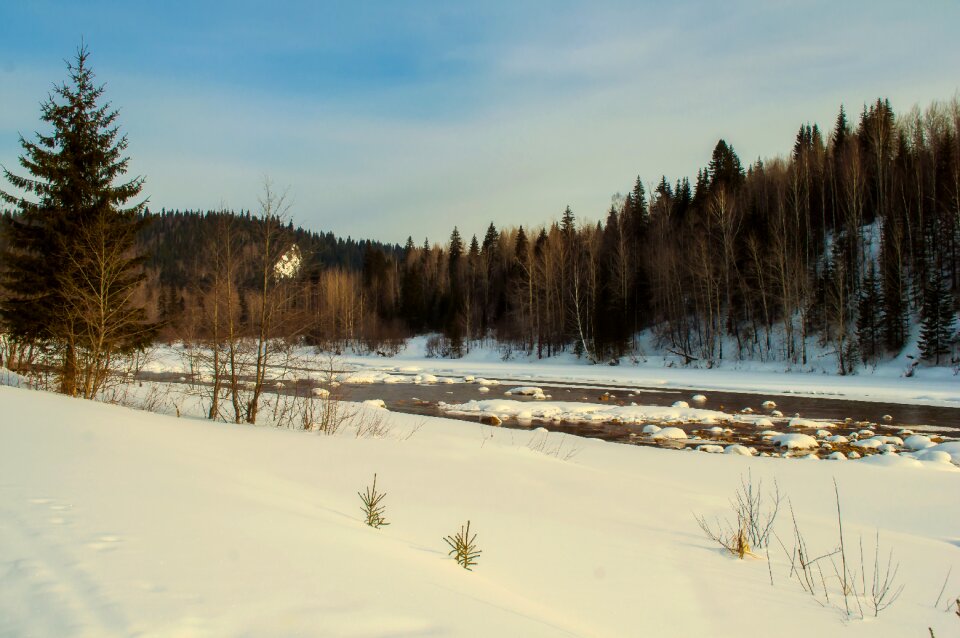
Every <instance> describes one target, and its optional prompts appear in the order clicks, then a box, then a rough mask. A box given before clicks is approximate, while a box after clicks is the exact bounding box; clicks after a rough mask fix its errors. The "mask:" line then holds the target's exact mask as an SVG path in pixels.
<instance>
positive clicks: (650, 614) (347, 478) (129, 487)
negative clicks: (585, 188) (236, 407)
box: [0, 388, 960, 638]
mask: <svg viewBox="0 0 960 638" xmlns="http://www.w3.org/2000/svg"><path fill="white" fill-rule="evenodd" d="M0 405H2V406H3V418H0V486H2V490H0V566H2V567H3V569H0V591H2V592H3V595H0V634H3V635H12V636H18V635H38V636H63V635H75V636H128V635H151V636H153V635H163V636H292V635H310V636H353V637H358V636H401V635H407V636H414V635H438V636H452V637H468V636H524V637H525V638H540V637H555V636H578V637H579V636H582V637H598V638H606V637H614V636H719V637H737V638H742V637H743V636H750V635H756V633H757V628H758V627H762V628H770V627H775V628H776V631H777V633H778V635H781V636H785V637H786V638H801V637H803V636H808V635H811V634H813V635H822V636H833V635H843V636H849V637H850V638H867V637H871V638H872V637H878V638H885V637H888V636H889V637H893V636H904V635H918V634H920V633H923V632H924V631H925V630H926V627H928V626H931V627H933V629H934V631H935V632H936V633H937V635H940V636H948V635H952V632H955V630H956V622H957V621H956V619H955V618H953V617H952V615H950V614H947V613H943V612H941V611H938V610H935V609H933V607H932V605H931V601H932V598H933V597H935V593H936V592H935V591H934V593H933V595H931V587H937V586H938V585H939V583H941V582H942V580H943V577H944V574H945V573H946V572H947V571H948V570H949V569H951V568H952V569H953V571H954V573H960V546H958V544H957V543H956V542H955V540H956V538H957V530H958V529H960V507H958V506H957V505H956V503H955V502H954V500H953V499H949V498H945V496H944V495H951V494H956V493H957V492H958V488H960V475H958V473H957V472H928V471H917V469H918V468H917V467H916V466H917V465H919V466H920V467H921V468H924V467H927V466H932V465H934V464H933V463H925V462H923V461H920V460H917V459H907V458H906V457H903V456H901V457H889V458H888V457H876V460H872V461H870V463H866V462H864V463H836V464H831V465H830V466H829V470H828V469H827V468H825V467H823V465H824V464H819V463H800V462H797V463H790V462H783V461H780V460H773V459H767V458H758V457H747V456H741V455H739V454H733V453H731V454H730V455H726V454H724V455H720V454H717V455H714V454H682V453H677V452H673V451H664V450H658V449H655V448H648V447H635V446H628V445H610V444H606V443H603V442H601V441H594V440H583V439H576V438H575V437H569V436H566V435H562V434H555V433H547V432H537V433H532V432H524V431H518V430H503V429H498V428H492V427H487V426H483V425H477V424H469V425H467V424H464V423H463V422H453V421H448V420H445V419H431V418H427V419H425V418H424V417H420V416H413V415H403V414H395V413H384V415H383V417H384V423H385V424H387V425H388V426H390V427H392V428H394V430H393V431H392V432H391V433H390V434H388V435H387V436H386V437H385V438H376V439H367V438H356V437H355V436H354V434H353V433H347V434H346V435H344V436H322V435H320V434H317V433H305V432H300V431H290V430H278V429H274V428H269V427H256V426H247V425H232V424H224V423H211V422H207V421H203V420H195V419H188V418H181V419H176V418H173V417H167V416H160V415H154V414H149V413H145V412H135V411H131V410H128V409H125V408H120V407H117V406H109V405H102V404H94V403H89V402H84V401H80V400H75V399H68V398H64V397H59V396H54V395H49V394H45V393H41V392H35V391H26V390H17V389H11V388H0ZM525 405H527V406H530V407H539V406H540V405H542V404H536V403H530V402H527V403H526V404H525ZM418 423H422V424H423V425H422V427H421V428H420V429H419V430H416V429H415V428H416V425H417V424H418ZM665 430H669V428H665ZM663 431H664V430H661V432H663ZM478 432H479V434H480V436H479V437H478ZM411 434H412V437H411V436H410V435H411ZM789 436H803V435H797V434H793V435H789ZM944 445H945V446H946V447H944V448H943V450H941V451H943V452H944V453H946V450H951V449H953V448H954V447H955V446H950V445H949V444H944ZM570 449H572V450H574V451H575V452H577V453H576V455H575V456H574V457H573V458H570V457H568V456H566V455H565V452H566V451H567V450H570ZM956 451H957V452H958V453H960V449H957V450H956ZM565 459H567V460H565ZM890 459H894V460H892V461H891V460H890ZM910 461H913V462H912V463H910ZM871 463H881V464H885V465H893V466H892V467H874V466H871ZM905 463H906V464H907V465H910V466H911V467H902V466H903V465H904V464H905ZM938 465H941V466H943V465H945V464H943V463H939V464H938ZM748 470H749V471H750V472H751V473H752V474H751V475H752V476H753V477H754V479H761V478H762V479H763V480H764V486H765V487H766V486H767V485H772V484H773V480H774V479H776V481H777V484H778V486H779V489H780V490H781V492H782V493H783V494H785V495H788V496H789V498H790V502H791V504H792V506H793V509H794V510H795V512H796V516H797V518H798V519H799V521H800V525H801V526H802V528H803V531H804V535H805V541H806V543H807V544H808V546H809V547H810V549H811V551H814V552H824V551H832V549H833V548H834V547H835V546H836V538H837V537H836V526H835V518H836V511H835V505H834V503H833V479H834V478H836V480H837V483H838V485H839V487H840V492H841V496H842V498H843V499H844V531H845V533H847V534H849V535H850V537H849V538H850V540H851V542H855V541H854V539H855V538H856V537H857V535H859V534H862V535H863V536H864V538H865V539H867V541H870V540H871V539H872V538H873V537H874V533H875V530H877V529H880V530H881V532H880V534H881V538H882V539H883V540H884V541H887V542H890V543H892V546H893V547H894V549H895V552H896V555H895V560H897V561H899V562H900V565H901V566H900V570H899V572H898V579H899V580H900V582H902V583H903V584H904V585H905V586H906V588H905V590H904V593H903V596H902V597H901V599H900V600H899V601H898V602H897V603H895V604H894V605H893V607H891V608H890V609H888V610H886V611H885V612H883V613H881V615H880V617H879V618H876V619H873V618H871V619H870V620H869V621H860V620H856V619H845V618H844V617H843V614H842V611H838V609H837V607H836V605H834V606H828V607H826V608H824V607H821V606H820V605H817V604H815V603H814V601H812V600H811V597H810V596H809V595H808V594H806V593H805V592H804V591H803V590H802V589H801V588H800V587H799V585H798V584H797V583H796V582H795V580H792V579H791V578H790V576H789V572H790V561H789V559H788V558H787V557H786V556H785V555H783V553H782V552H779V551H777V550H775V549H773V548H772V549H771V551H770V564H769V565H768V564H767V563H766V560H765V557H764V558H760V559H755V560H747V561H743V562H740V561H737V560H735V559H732V558H730V557H729V556H728V555H726V554H724V553H723V552H721V551H720V550H719V549H718V548H717V547H716V546H715V545H714V544H712V543H711V542H710V541H708V540H707V539H705V538H704V537H703V536H702V535H701V534H700V533H699V530H697V527H696V523H695V522H694V521H693V520H692V518H693V517H692V516H691V512H694V513H699V514H702V515H704V516H705V517H707V519H708V520H713V519H714V518H715V517H717V516H727V515H729V501H730V498H731V497H732V496H733V492H734V490H735V488H736V487H737V486H738V485H739V484H740V478H741V476H745V475H746V472H747V471H748ZM374 473H377V486H378V488H379V489H381V490H383V491H385V492H386V494H387V496H386V499H385V505H386V518H387V520H388V521H389V522H390V523H391V524H390V526H389V527H385V528H382V529H379V530H374V529H372V528H369V527H366V526H365V525H363V523H362V521H361V513H360V501H359V499H358V497H357V492H358V491H360V490H363V489H364V488H365V487H366V486H368V485H370V483H371V482H372V478H373V474H374ZM876 494H880V495H882V498H874V497H872V496H871V495H876ZM531 504H533V506H532V505H531ZM891 504H895V506H893V505H891ZM468 519H469V520H470V521H471V524H472V525H471V529H472V530H474V531H475V532H476V533H477V542H478V544H479V547H480V549H482V550H483V553H482V554H481V556H480V559H479V565H478V566H477V567H476V568H475V571H474V572H467V571H465V570H463V569H461V568H459V567H458V566H457V565H456V564H454V563H453V561H452V560H450V559H449V558H448V557H447V548H446V546H445V545H444V544H443V542H442V540H441V539H442V537H443V536H445V535H447V534H452V533H455V532H456V531H457V530H458V529H459V527H460V525H462V524H464V523H465V522H466V521H467V520H468ZM776 529H777V531H778V534H779V535H780V536H781V537H783V538H788V537H789V534H790V521H789V517H786V516H783V515H781V517H780V518H779V519H778V521H777V524H776ZM868 549H869V546H868ZM558 556H562V557H563V559H562V560H557V557H558ZM771 574H772V578H773V579H774V582H775V584H774V586H772V587H771V585H770V578H771ZM931 583H935V585H931ZM954 584H956V583H955V582H954ZM651 601H655V603H656V604H651ZM638 609H639V610H642V613H637V612H636V610H638ZM785 618H786V619H789V622H784V619H785Z"/></svg>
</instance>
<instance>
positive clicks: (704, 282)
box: [0, 97, 960, 373]
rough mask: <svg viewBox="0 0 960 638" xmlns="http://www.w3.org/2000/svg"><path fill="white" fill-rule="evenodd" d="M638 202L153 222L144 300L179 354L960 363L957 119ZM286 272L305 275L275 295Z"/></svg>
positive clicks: (146, 217) (892, 126)
mask: <svg viewBox="0 0 960 638" xmlns="http://www.w3.org/2000/svg"><path fill="white" fill-rule="evenodd" d="M785 142H786V141H785ZM625 190H627V193H626V195H619V194H618V195H615V196H614V197H613V198H612V204H611V205H610V208H609V210H608V211H606V213H605V215H603V216H602V217H603V218H602V221H598V222H596V223H594V222H587V223H585V222H584V221H583V220H584V219H589V218H591V217H593V218H596V215H595V214H594V211H591V212H590V213H588V214H585V215H584V214H581V213H580V212H579V211H572V210H570V208H569V207H568V208H566V210H564V211H563V213H562V216H561V217H560V219H559V220H556V221H552V222H550V223H547V224H545V225H541V226H538V227H522V226H521V227H505V228H497V227H496V225H495V224H494V223H492V222H491V223H490V225H489V227H488V228H487V229H486V232H485V233H483V234H482V236H481V237H478V236H476V235H473V236H470V237H469V238H468V237H467V236H466V235H465V234H462V233H461V230H460V229H458V228H452V229H450V235H449V238H445V241H443V242H431V241H430V240H428V239H423V240H415V239H414V238H412V237H411V238H408V240H407V242H406V245H405V246H402V247H401V246H398V245H387V244H382V243H378V242H371V241H363V240H354V239H351V238H347V239H346V240H344V239H341V238H338V237H336V236H335V235H334V234H333V233H330V232H328V233H317V232H313V231H308V230H305V229H302V228H294V226H293V223H292V222H291V221H290V218H289V214H288V212H289V211H288V210H287V208H286V207H285V206H284V202H283V198H282V197H280V198H277V197H276V196H275V194H274V195H272V196H271V198H268V204H269V206H270V208H269V209H268V210H267V211H264V210H256V211H253V212H251V211H241V212H237V213H234V212H229V211H207V212H198V211H186V212H181V211H172V212H171V211H161V212H160V213H151V212H150V211H149V209H144V210H142V211H141V212H139V213H138V215H140V216H141V217H142V222H143V223H142V224H141V226H142V228H141V229H140V230H139V234H138V243H139V247H140V251H141V252H142V253H143V254H144V255H145V259H144V261H143V265H142V268H143V275H144V281H145V286H144V287H143V288H142V290H141V291H139V293H138V295H139V301H140V302H141V303H142V305H143V307H144V308H145V309H146V313H147V317H148V319H149V320H150V321H151V322H153V325H154V327H155V328H156V330H157V334H158V335H159V336H160V338H163V339H167V340H178V339H208V338H210V337H211V331H213V332H216V331H217V330H218V328H217V327H216V326H217V325H219V324H220V323H222V322H224V321H228V322H229V324H230V326H231V328H230V330H231V333H232V334H233V333H234V332H235V333H236V334H243V333H244V332H248V333H250V334H254V333H256V332H258V331H263V329H264V323H266V324H267V325H268V326H269V331H268V332H269V335H266V336H269V337H282V338H287V339H291V340H300V341H303V342H306V343H309V344H316V345H320V346H323V347H326V348H330V349H332V350H335V351H340V352H343V351H345V350H347V349H353V350H358V351H375V352H380V353H383V354H388V353H391V352H396V351H397V350H398V349H399V348H400V347H401V346H402V343H403V340H404V339H405V338H407V337H410V336H412V335H416V334H423V333H433V334H435V336H434V337H433V338H431V339H430V340H429V342H428V346H429V348H430V351H431V353H433V354H435V355H437V356H451V357H457V356H462V354H464V353H465V352H466V351H468V350H469V349H470V348H471V347H472V346H473V345H474V344H476V343H477V342H478V341H481V340H485V341H487V342H495V343H496V344H498V345H499V347H500V348H501V351H502V352H503V354H504V356H512V355H525V356H536V357H549V356H552V355H554V354H557V353H559V352H564V351H572V352H575V353H577V354H578V355H580V356H582V357H584V358H586V359H587V360H590V361H593V362H598V363H599V362H609V361H614V360H617V359H618V358H619V357H622V356H626V355H641V356H642V355H644V354H653V353H651V352H647V351H645V349H644V348H643V347H642V346H641V343H640V341H639V340H638V335H640V334H641V333H643V331H645V330H650V331H651V334H652V335H654V339H653V341H652V342H651V341H650V340H647V344H648V345H647V349H649V347H650V345H649V344H650V343H653V344H654V346H653V347H655V348H656V349H657V351H658V352H659V353H672V354H673V355H676V356H678V357H680V358H682V360H683V361H685V362H687V363H689V362H694V361H696V362H700V363H702V364H705V365H715V364H718V363H720V362H722V361H725V360H741V359H751V360H761V361H785V362H790V363H795V364H799V365H805V364H807V363H808V358H809V354H810V353H809V350H810V349H811V347H813V346H814V345H815V346H817V348H818V351H820V352H822V351H823V350H824V349H826V350H828V351H829V352H831V353H832V355H831V356H832V357H833V358H834V359H835V363H836V369H837V371H838V372H840V373H848V372H852V371H853V370H854V369H855V368H856V367H857V366H858V365H860V364H871V363H876V362H879V361H882V360H883V359H885V358H889V357H891V356H894V355H896V354H898V353H899V352H901V350H902V349H903V348H904V347H905V346H907V345H908V344H911V343H916V344H918V345H919V351H920V354H921V355H922V358H923V359H925V360H927V361H929V362H931V363H934V364H938V365H943V364H948V363H954V364H955V363H956V361H957V357H956V347H955V346H956V343H955V342H956V308H957V293H958V275H960V259H958V254H957V252H958V241H960V99H958V98H956V97H955V98H954V99H953V100H951V101H947V102H938V103H934V104H932V105H930V106H929V107H927V108H926V109H923V110H921V109H920V108H918V107H915V108H914V109H913V110H911V111H908V112H905V113H900V114H897V113H895V112H894V110H893V107H892V106H891V104H890V103H889V102H888V101H886V100H883V99H878V100H876V101H875V102H873V103H870V104H868V105H866V106H864V107H863V109H862V110H861V111H860V113H859V114H857V115H855V116H849V115H848V114H847V113H846V112H845V111H844V109H843V108H841V109H840V111H839V113H838V115H837V117H836V120H835V122H833V124H832V126H830V128H829V129H821V128H820V127H819V126H818V125H810V124H803V125H801V126H800V127H799V130H798V131H797V134H796V137H795V139H794V140H793V142H792V148H790V151H789V153H788V154H787V155H785V156H782V157H776V158H772V159H766V160H758V161H755V162H753V163H750V164H745V163H744V162H743V160H741V158H740V157H738V155H737V153H736V151H735V149H734V147H733V146H732V145H731V144H729V143H728V142H726V141H724V140H720V141H718V142H717V143H716V146H715V148H714V150H713V153H712V156H711V157H710V158H709V161H708V162H707V163H706V165H705V166H704V167H703V168H702V169H701V170H699V171H698V173H697V175H696V176H695V177H694V178H693V179H692V181H691V179H690V178H687V177H683V178H680V179H678V180H675V181H674V180H672V179H670V178H668V177H666V176H664V177H661V178H660V179H659V181H654V182H646V181H645V180H644V179H643V178H642V177H637V179H636V181H635V183H634V184H633V185H629V188H627V189H625ZM261 204H263V202H261ZM261 208H263V207H262V206H261ZM560 208H562V205H561V206H560ZM6 216H7V217H8V219H12V218H14V217H16V214H15V213H13V212H11V211H8V212H7V213H6ZM12 227H15V225H13V226H12V225H11V224H9V223H7V224H4V228H8V229H9V228H12ZM8 233H9V231H8ZM0 240H2V238H0ZM280 261H286V262H290V263H292V264H293V268H292V269H291V270H289V272H286V273H285V274H284V275H283V276H282V277H281V276H279V275H278V274H277V273H276V272H275V273H273V275H274V276H268V275H269V274H270V273H271V269H276V268H279V266H278V262H280ZM278 272H279V271H278ZM268 288H269V290H268ZM268 292H269V300H268V299H267V297H268V295H267V293H268ZM224 300H226V301H224ZM258 300H259V301H258ZM268 301H269V303H268ZM224 303H226V305H225V306H224ZM268 308H269V316H270V321H269V322H265V321H264V319H265V317H266V314H267V313H268Z"/></svg>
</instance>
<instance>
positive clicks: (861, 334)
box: [857, 263, 882, 363]
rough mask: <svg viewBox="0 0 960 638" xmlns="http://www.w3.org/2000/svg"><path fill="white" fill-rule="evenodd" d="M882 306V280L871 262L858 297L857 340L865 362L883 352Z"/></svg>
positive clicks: (874, 358)
mask: <svg viewBox="0 0 960 638" xmlns="http://www.w3.org/2000/svg"><path fill="white" fill-rule="evenodd" d="M881 308H882V299H881V297H880V282H879V281H878V280H877V271H876V267H875V266H874V265H873V264H872V263H871V264H870V268H869V269H868V270H867V272H866V274H865V275H864V277H863V283H862V284H861V286H860V296H859V298H858V299H857V340H858V341H859V344H860V356H861V357H862V358H863V362H864V363H870V362H871V361H875V360H876V359H877V358H878V357H879V356H880V354H881V352H882V348H881V342H882V339H881V336H882V334H881V332H882V330H881V328H882V326H881Z"/></svg>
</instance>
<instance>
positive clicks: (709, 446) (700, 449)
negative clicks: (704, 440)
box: [697, 444, 723, 454]
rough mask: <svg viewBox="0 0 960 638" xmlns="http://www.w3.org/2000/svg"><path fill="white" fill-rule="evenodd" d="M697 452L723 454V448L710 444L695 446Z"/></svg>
mask: <svg viewBox="0 0 960 638" xmlns="http://www.w3.org/2000/svg"><path fill="white" fill-rule="evenodd" d="M697 451H698V452H707V453H709V454H723V446H720V445H712V444H706V445H698V446H697Z"/></svg>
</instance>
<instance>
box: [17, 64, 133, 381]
mask: <svg viewBox="0 0 960 638" xmlns="http://www.w3.org/2000/svg"><path fill="white" fill-rule="evenodd" d="M88 58H89V53H88V51H87V49H86V48H85V47H82V46H81V47H80V48H79V49H78V50H77V54H76V57H75V59H74V61H73V62H72V63H68V64H67V70H68V73H69V81H68V82H65V83H63V84H60V85H57V86H55V87H54V89H53V92H52V94H51V95H50V96H48V98H47V99H46V101H44V102H43V103H42V104H41V116H40V119H41V121H42V122H44V123H45V124H47V125H49V126H50V127H51V128H52V131H51V132H49V133H39V132H38V133H37V134H36V137H37V140H36V141H35V142H31V141H27V140H26V139H24V138H23V137H22V136H21V137H20V145H21V146H22V147H23V151H24V153H23V155H21V157H20V165H21V166H22V167H23V168H24V169H25V170H26V171H27V173H28V175H27V176H21V175H16V174H14V173H12V172H11V171H9V170H7V169H6V168H4V175H5V177H6V179H7V181H8V182H9V183H10V184H11V185H12V186H13V188H14V189H16V190H17V191H19V192H21V193H24V194H25V195H24V196H20V195H17V194H13V193H9V192H6V191H0V198H2V201H4V202H6V203H7V204H9V205H12V206H14V207H16V209H17V213H18V214H17V215H16V216H14V217H13V218H12V219H11V220H10V223H9V226H8V228H7V229H6V230H7V233H8V236H9V240H10V242H9V245H8V247H7V250H6V251H5V254H4V255H3V259H2V262H3V263H4V264H5V267H4V272H3V277H2V285H3V288H4V289H5V292H6V297H7V298H6V300H5V302H4V304H3V306H2V309H0V311H2V316H3V319H4V321H5V324H6V329H7V330H8V331H9V333H10V334H11V335H12V336H13V337H14V338H16V339H20V340H25V341H30V342H33V343H39V344H42V345H45V346H47V347H49V348H51V349H52V350H53V351H54V352H55V353H56V354H57V366H58V368H59V377H60V390H61V391H62V392H64V393H66V394H71V395H73V394H83V395H84V396H86V397H90V396H92V395H93V394H95V393H96V391H97V390H98V389H99V386H100V384H101V383H102V382H103V381H104V379H105V375H106V374H107V372H108V371H109V365H110V361H111V359H112V358H113V357H115V356H116V355H117V354H118V353H120V352H124V351H128V350H130V349H133V348H136V347H140V346H142V345H144V344H145V343H146V342H147V341H148V340H149V339H150V338H151V336H152V334H151V331H152V327H151V326H149V325H148V324H147V323H146V322H145V320H144V319H145V314H144V311H143V309H142V308H140V307H138V306H137V305H136V304H135V303H134V301H133V298H134V293H135V292H136V290H137V289H138V288H139V286H140V284H141V283H142V280H143V279H142V274H141V270H140V265H141V262H142V258H141V257H139V256H137V255H135V245H136V238H137V232H138V231H139V230H140V228H141V226H142V221H141V216H140V213H142V211H143V208H144V202H141V203H138V204H134V205H132V206H129V207H126V208H125V207H124V206H125V205H126V204H127V202H129V201H130V200H132V199H134V198H136V197H137V196H138V195H139V194H140V191H141V189H142V188H143V179H142V178H140V177H136V178H134V179H132V180H129V181H126V182H119V183H115V182H117V181H118V180H119V179H120V178H121V177H122V176H123V175H125V174H126V172H127V168H128V164H129V158H127V157H124V152H125V150H126V148H127V138H126V136H122V135H120V132H119V128H118V126H117V124H116V120H117V115H118V113H117V111H116V110H113V109H112V108H111V105H110V104H109V103H104V102H103V101H102V97H103V87H102V86H97V85H96V84H94V75H93V72H92V71H91V69H90V67H89V64H88Z"/></svg>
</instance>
